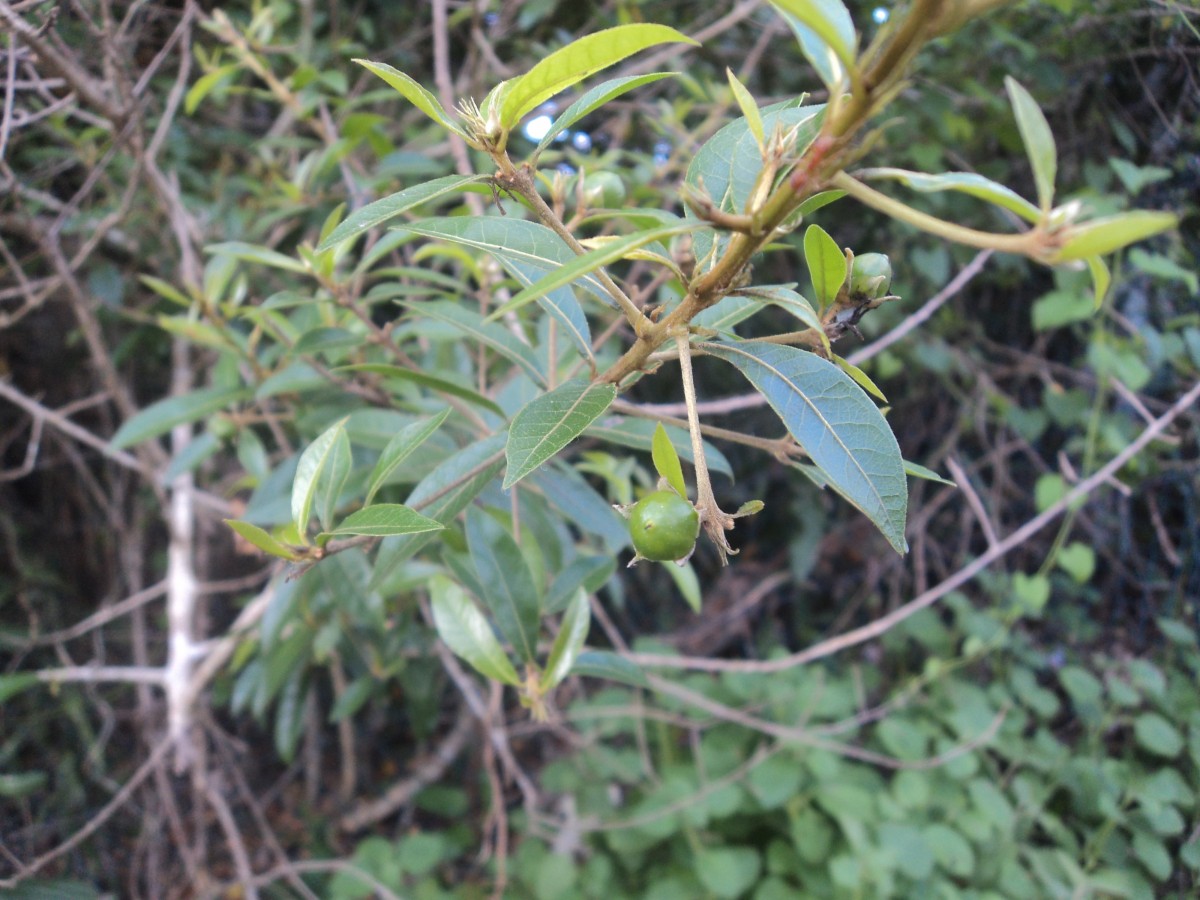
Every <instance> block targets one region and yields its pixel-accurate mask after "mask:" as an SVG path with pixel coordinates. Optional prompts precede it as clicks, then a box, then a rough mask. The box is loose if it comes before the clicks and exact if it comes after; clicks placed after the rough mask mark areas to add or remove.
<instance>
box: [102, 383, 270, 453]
mask: <svg viewBox="0 0 1200 900" xmlns="http://www.w3.org/2000/svg"><path fill="white" fill-rule="evenodd" d="M249 397H250V390H249V389H248V388H242V387H237V388H226V387H216V388H204V389H202V390H199V391H192V392H191V393H190V394H183V395H182V396H179V397H168V398H167V399H165V400H159V401H158V402H157V403H152V404H150V405H149V406H147V407H146V408H145V409H143V410H142V411H141V412H138V413H135V414H134V415H133V416H132V417H131V418H129V419H127V420H126V421H125V423H124V424H123V425H121V427H120V428H118V429H117V433H116V434H114V435H113V436H112V441H111V442H110V443H111V445H112V447H113V448H114V449H117V450H120V449H122V448H124V447H132V446H133V445H134V444H140V443H141V442H142V441H148V440H150V439H151V438H156V437H158V436H159V435H162V434H166V433H167V432H168V431H170V430H171V429H172V428H174V427H175V426H176V425H184V424H187V423H188V422H195V421H197V420H198V419H203V418H205V417H206V416H210V415H212V414H213V413H215V412H219V411H220V410H223V409H225V408H226V407H228V406H233V405H234V404H236V403H240V402H241V401H243V400H247V399H249Z"/></svg>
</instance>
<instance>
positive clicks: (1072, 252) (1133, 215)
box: [1052, 209, 1179, 263]
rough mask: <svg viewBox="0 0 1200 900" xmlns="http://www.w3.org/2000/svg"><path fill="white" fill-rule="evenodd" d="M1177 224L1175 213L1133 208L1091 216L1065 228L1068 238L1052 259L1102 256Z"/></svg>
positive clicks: (1058, 260) (1062, 259)
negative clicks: (1101, 216) (1110, 213)
mask: <svg viewBox="0 0 1200 900" xmlns="http://www.w3.org/2000/svg"><path fill="white" fill-rule="evenodd" d="M1178 224H1179V219H1178V218H1177V217H1176V216H1175V214H1174V213H1168V212H1152V211H1151V210H1145V209H1135V210H1133V211H1131V212H1125V213H1117V214H1116V215H1114V216H1105V217H1104V218H1102V219H1092V220H1091V221H1090V222H1083V223H1081V224H1079V225H1075V226H1072V227H1071V228H1069V229H1068V230H1067V239H1066V241H1065V242H1064V243H1063V245H1062V247H1061V248H1060V249H1059V251H1058V253H1057V254H1056V255H1055V256H1054V259H1053V260H1052V262H1054V263H1060V262H1070V261H1071V260H1076V259H1088V258H1089V257H1093V256H1105V255H1107V254H1109V253H1112V252H1113V251H1114V250H1120V249H1121V248H1122V247H1125V246H1128V245H1129V244H1136V243H1137V242H1138V241H1144V240H1145V239H1146V238H1148V237H1153V236H1154V235H1156V234H1159V233H1161V232H1163V231H1167V230H1168V229H1171V228H1174V227H1176V226H1177V225H1178Z"/></svg>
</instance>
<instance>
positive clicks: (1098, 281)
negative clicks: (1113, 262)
mask: <svg viewBox="0 0 1200 900" xmlns="http://www.w3.org/2000/svg"><path fill="white" fill-rule="evenodd" d="M1085 262H1086V263H1087V267H1088V270H1089V271H1090V272H1091V273H1092V296H1093V298H1094V299H1093V301H1092V308H1093V309H1099V308H1100V307H1101V306H1103V305H1104V297H1105V295H1106V294H1107V293H1108V286H1109V285H1110V284H1111V283H1112V273H1111V272H1109V270H1108V265H1107V264H1106V263H1105V262H1104V260H1103V259H1101V258H1100V257H1099V256H1089V257H1088V258H1087V259H1086V260H1085Z"/></svg>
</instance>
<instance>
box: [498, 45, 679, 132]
mask: <svg viewBox="0 0 1200 900" xmlns="http://www.w3.org/2000/svg"><path fill="white" fill-rule="evenodd" d="M671 43H684V44H693V45H695V44H696V41H693V40H692V39H691V38H690V37H688V36H687V35H685V34H680V33H679V32H678V31H676V30H675V29H674V28H668V27H667V26H666V25H646V24H637V25H618V26H617V27H616V28H607V29H605V30H603V31H597V32H595V33H594V34H589V35H587V36H585V37H582V38H580V39H579V40H577V41H572V42H571V43H570V44H567V46H565V47H563V48H562V49H561V50H556V51H554V52H553V53H551V54H550V55H549V56H547V57H546V58H545V59H543V60H542V61H541V62H539V63H538V64H537V65H536V66H534V67H533V68H532V69H530V70H529V71H528V72H526V73H525V74H524V75H522V76H520V77H519V78H514V79H512V83H511V84H510V85H509V87H508V89H507V91H506V92H505V95H504V99H503V101H502V104H501V107H500V124H501V126H503V127H504V128H512V127H513V126H514V125H516V124H517V122H519V121H520V120H521V117H522V116H524V115H525V114H526V113H528V112H530V111H531V110H533V109H535V108H537V107H538V106H539V105H540V104H542V103H544V102H545V101H547V100H549V99H550V98H551V97H553V96H554V95H555V94H557V93H559V92H560V91H565V90H566V89H567V88H569V87H570V86H571V85H573V84H578V83H579V82H580V81H582V80H583V79H585V78H587V77H588V76H589V75H592V74H594V73H596V72H599V71H600V70H601V69H607V68H608V67H609V66H611V65H615V64H616V63H619V62H620V61H621V60H623V59H625V57H627V56H632V55H633V54H634V53H637V52H638V51H639V50H645V49H646V48H647V47H653V46H655V45H657V44H671ZM697 46H698V45H697Z"/></svg>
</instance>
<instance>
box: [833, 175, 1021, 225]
mask: <svg viewBox="0 0 1200 900" xmlns="http://www.w3.org/2000/svg"><path fill="white" fill-rule="evenodd" d="M854 176H855V177H856V178H861V179H871V178H889V179H892V180H894V181H899V182H900V183H901V184H903V185H904V186H905V187H907V188H911V189H912V190H914V191H921V192H922V193H932V192H936V191H959V192H961V193H964V194H969V195H971V196H972V197H978V198H979V199H981V200H986V201H988V202H989V203H991V204H994V205H995V206H999V207H1002V208H1003V209H1007V210H1009V211H1010V212H1013V213H1016V214H1017V215H1018V216H1020V217H1021V218H1022V219H1025V220H1026V221H1029V222H1034V223H1037V222H1040V221H1041V220H1042V212H1041V210H1039V209H1038V208H1037V207H1036V206H1034V205H1033V204H1032V203H1030V202H1029V201H1028V200H1026V199H1025V198H1024V197H1022V196H1021V195H1020V194H1018V193H1017V192H1016V191H1014V190H1012V189H1010V188H1007V187H1005V186H1004V185H1002V184H999V183H997V182H995V181H992V180H991V179H990V178H984V177H983V176H982V175H977V174H975V173H974V172H942V173H941V174H939V175H927V174H925V173H924V172H910V171H908V170H907V169H892V168H886V167H884V168H878V169H859V170H858V171H856V172H855V173H854Z"/></svg>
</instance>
